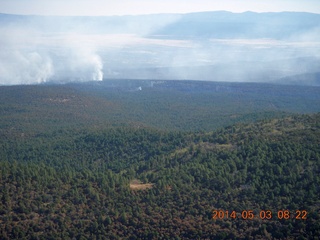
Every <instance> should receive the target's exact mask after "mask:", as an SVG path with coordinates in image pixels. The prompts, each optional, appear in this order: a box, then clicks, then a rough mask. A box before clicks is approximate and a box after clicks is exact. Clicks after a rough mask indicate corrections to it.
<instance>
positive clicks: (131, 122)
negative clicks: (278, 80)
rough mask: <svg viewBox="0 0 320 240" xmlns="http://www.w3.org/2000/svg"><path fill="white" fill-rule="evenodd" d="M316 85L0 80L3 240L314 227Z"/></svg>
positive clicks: (306, 231) (318, 154)
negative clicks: (9, 84) (15, 82)
mask: <svg viewBox="0 0 320 240" xmlns="http://www.w3.org/2000/svg"><path fill="white" fill-rule="evenodd" d="M195 86H198V88H197V87H195ZM319 92H320V89H319V88H316V87H313V88H311V87H302V86H281V85H279V86H276V85H271V84H270V85H268V84H267V85H266V84H261V85H260V84H253V83H252V84H250V83H246V84H240V83H239V84H233V83H199V82H192V81H190V82H183V81H174V82H170V81H168V82H166V81H158V82H157V81H155V82H154V83H152V84H151V82H150V81H149V82H148V81H128V82H126V81H122V82H121V81H120V82H116V83H113V82H109V83H108V84H107V83H101V84H100V85H99V84H98V83H83V84H66V85H36V86H12V87H0V100H1V101H0V113H1V114H0V116H1V117H0V126H1V128H0V236H1V239H317V237H319V236H320V215H319V214H320V114H319V112H320V110H319V108H320V107H319V106H320V104H319V103H320V101H319V98H320V94H319Z"/></svg>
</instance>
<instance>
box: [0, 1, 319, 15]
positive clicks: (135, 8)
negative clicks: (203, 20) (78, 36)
mask: <svg viewBox="0 0 320 240" xmlns="http://www.w3.org/2000/svg"><path fill="white" fill-rule="evenodd" d="M216 10H226V11H231V12H245V11H255V12H282V11H296V12H297V11H298V12H313V13H320V0H55V1H53V0H0V12H1V13H12V14H36V15H73V16H74V15H81V16H91V15H93V16H96V15H137V14H150V13H187V12H199V11H216Z"/></svg>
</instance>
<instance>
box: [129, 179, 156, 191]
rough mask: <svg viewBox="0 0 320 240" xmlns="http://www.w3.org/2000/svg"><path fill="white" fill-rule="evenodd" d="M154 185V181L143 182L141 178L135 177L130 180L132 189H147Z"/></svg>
mask: <svg viewBox="0 0 320 240" xmlns="http://www.w3.org/2000/svg"><path fill="white" fill-rule="evenodd" d="M152 187H153V183H142V182H141V181H140V180H137V179H134V180H131V181H130V189H132V190H146V189H150V188H152Z"/></svg>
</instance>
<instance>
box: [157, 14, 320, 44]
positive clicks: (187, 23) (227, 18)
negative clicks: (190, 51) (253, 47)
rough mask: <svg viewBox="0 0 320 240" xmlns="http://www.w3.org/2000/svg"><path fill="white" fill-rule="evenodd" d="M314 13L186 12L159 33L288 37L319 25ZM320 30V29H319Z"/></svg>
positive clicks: (235, 36) (206, 36)
mask: <svg viewBox="0 0 320 240" xmlns="http://www.w3.org/2000/svg"><path fill="white" fill-rule="evenodd" d="M319 23H320V15H319V14H311V13H297V12H280V13H254V12H244V13H231V12H201V13H190V14H185V15H182V16H181V18H180V19H179V21H176V22H174V23H172V24H170V25H167V26H166V27H165V28H163V29H161V30H159V31H157V32H155V33H154V34H155V35H165V36H171V37H176V36H180V37H197V38H201V37H205V38H246V39H248V38H273V39H286V38H293V37H295V36H297V35H300V34H304V33H307V32H310V31H313V30H316V29H319ZM318 34H319V33H318Z"/></svg>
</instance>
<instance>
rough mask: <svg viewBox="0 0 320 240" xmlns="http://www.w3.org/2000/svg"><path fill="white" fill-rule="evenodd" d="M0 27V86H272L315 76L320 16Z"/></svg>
mask: <svg viewBox="0 0 320 240" xmlns="http://www.w3.org/2000/svg"><path fill="white" fill-rule="evenodd" d="M0 26H1V27H0V33H1V39H0V44H1V52H0V84H1V85H13V84H38V83H45V82H55V83H67V82H85V81H102V80H106V79H117V78H126V79H133V78H136V79H192V80H207V81H233V82H248V81H251V82H277V81H278V80H279V79H282V80H281V81H283V80H284V79H288V77H291V76H292V77H294V76H297V75H299V76H300V75H301V76H303V75H304V74H310V73H318V72H320V40H319V39H320V15H319V14H309V13H286V12H284V13H259V14H258V13H252V12H247V13H241V14H234V13H229V12H204V13H192V14H159V15H142V16H122V17H41V16H19V15H6V14H0ZM306 76H308V75H306ZM316 76H318V75H316ZM295 79H297V78H295ZM304 79H305V78H304ZM286 81H288V80H286ZM304 81H305V80H304ZM302 84H303V83H302ZM319 84H320V81H319Z"/></svg>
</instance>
